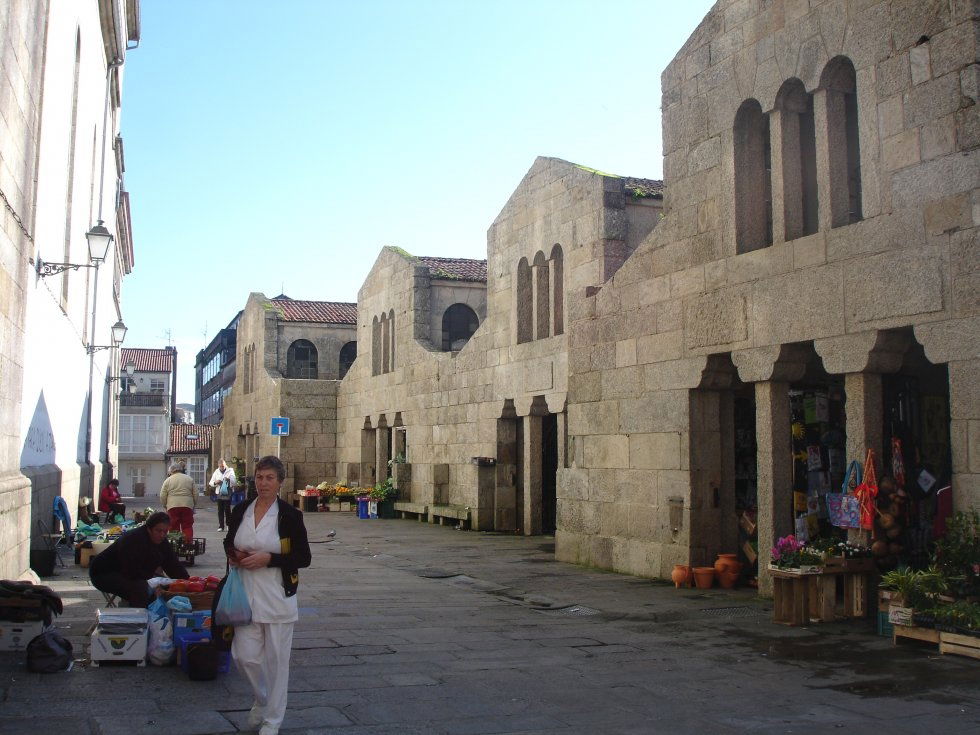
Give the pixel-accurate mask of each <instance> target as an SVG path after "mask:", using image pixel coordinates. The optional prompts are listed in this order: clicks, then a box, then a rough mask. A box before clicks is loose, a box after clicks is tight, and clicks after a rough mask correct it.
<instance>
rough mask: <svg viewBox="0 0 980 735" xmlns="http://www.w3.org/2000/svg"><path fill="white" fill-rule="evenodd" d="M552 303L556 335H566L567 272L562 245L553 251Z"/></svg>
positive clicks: (556, 246)
mask: <svg viewBox="0 0 980 735" xmlns="http://www.w3.org/2000/svg"><path fill="white" fill-rule="evenodd" d="M551 303H552V312H551V313H552V320H553V322H554V325H555V329H554V333H555V334H564V333H565V271H564V263H563V255H562V251H561V245H555V246H554V247H553V248H552V249H551Z"/></svg>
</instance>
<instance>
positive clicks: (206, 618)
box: [170, 610, 211, 630]
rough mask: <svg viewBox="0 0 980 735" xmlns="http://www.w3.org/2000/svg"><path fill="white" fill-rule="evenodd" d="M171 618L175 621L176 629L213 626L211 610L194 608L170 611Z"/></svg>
mask: <svg viewBox="0 0 980 735" xmlns="http://www.w3.org/2000/svg"><path fill="white" fill-rule="evenodd" d="M170 619H171V620H172V621H173V624H174V630H176V629H177V628H198V629H204V628H208V629H210V628H211V611H210V610H193V611H192V612H185V613H170Z"/></svg>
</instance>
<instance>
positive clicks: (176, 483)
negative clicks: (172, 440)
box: [160, 462, 197, 545]
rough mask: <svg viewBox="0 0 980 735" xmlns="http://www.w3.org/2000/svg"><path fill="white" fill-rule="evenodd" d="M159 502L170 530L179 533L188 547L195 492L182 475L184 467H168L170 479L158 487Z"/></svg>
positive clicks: (192, 483) (175, 463) (191, 537)
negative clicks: (168, 522)
mask: <svg viewBox="0 0 980 735" xmlns="http://www.w3.org/2000/svg"><path fill="white" fill-rule="evenodd" d="M160 502H161V503H163V507H164V508H166V509H167V515H169V516H170V530H171V531H180V532H181V533H183V534H184V540H185V541H186V542H187V544H188V545H190V544H192V543H194V509H195V508H196V507H197V490H196V489H195V488H194V481H193V480H192V479H191V478H190V477H189V476H188V475H187V474H185V473H184V465H182V464H181V463H180V462H174V463H173V464H171V465H170V477H168V478H167V479H166V480H164V481H163V485H161V486H160Z"/></svg>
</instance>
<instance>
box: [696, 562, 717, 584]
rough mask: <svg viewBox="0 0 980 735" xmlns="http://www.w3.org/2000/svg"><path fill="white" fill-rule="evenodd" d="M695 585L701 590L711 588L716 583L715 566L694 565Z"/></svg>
mask: <svg viewBox="0 0 980 735" xmlns="http://www.w3.org/2000/svg"><path fill="white" fill-rule="evenodd" d="M693 571H694V586H695V587H697V588H698V589H701V590H706V589H711V586H712V585H713V584H714V583H715V568H714V567H694V570H693Z"/></svg>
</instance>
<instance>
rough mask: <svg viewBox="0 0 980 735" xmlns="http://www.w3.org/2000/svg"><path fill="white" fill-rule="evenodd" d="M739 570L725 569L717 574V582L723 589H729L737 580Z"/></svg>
mask: <svg viewBox="0 0 980 735" xmlns="http://www.w3.org/2000/svg"><path fill="white" fill-rule="evenodd" d="M738 577H739V572H738V571H735V570H734V569H726V570H724V571H723V572H722V573H721V574H719V575H718V584H719V585H721V587H722V588H723V589H726V590H730V589H732V588H733V587H734V586H735V583H736V582H738Z"/></svg>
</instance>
